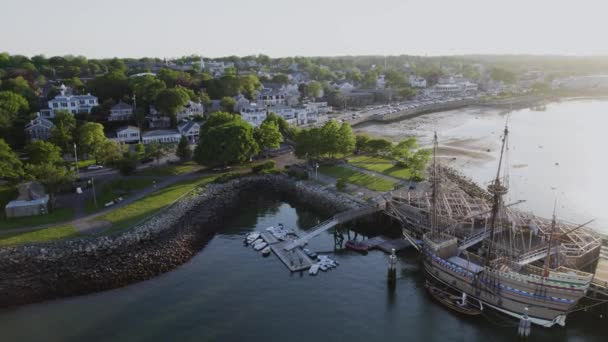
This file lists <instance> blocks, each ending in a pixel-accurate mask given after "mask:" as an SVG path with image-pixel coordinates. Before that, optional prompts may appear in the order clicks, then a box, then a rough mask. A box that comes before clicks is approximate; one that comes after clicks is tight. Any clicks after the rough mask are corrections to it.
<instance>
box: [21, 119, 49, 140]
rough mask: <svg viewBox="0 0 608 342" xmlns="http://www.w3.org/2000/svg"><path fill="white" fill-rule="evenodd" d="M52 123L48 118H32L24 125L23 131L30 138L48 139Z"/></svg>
mask: <svg viewBox="0 0 608 342" xmlns="http://www.w3.org/2000/svg"><path fill="white" fill-rule="evenodd" d="M53 126H54V125H53V123H52V122H51V121H50V120H47V119H45V118H42V117H40V114H38V117H37V118H35V119H33V120H32V121H30V122H28V124H27V125H25V133H27V136H28V137H29V138H30V139H31V140H48V139H49V138H50V137H51V129H52V128H53Z"/></svg>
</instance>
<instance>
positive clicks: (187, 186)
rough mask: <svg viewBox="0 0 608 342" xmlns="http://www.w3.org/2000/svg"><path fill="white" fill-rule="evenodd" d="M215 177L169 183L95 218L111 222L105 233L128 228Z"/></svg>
mask: <svg viewBox="0 0 608 342" xmlns="http://www.w3.org/2000/svg"><path fill="white" fill-rule="evenodd" d="M216 177H217V176H205V177H201V178H197V179H192V180H188V181H183V182H179V183H176V184H173V185H170V186H168V187H166V188H163V189H160V190H158V191H156V192H154V193H152V194H150V195H149V196H147V197H145V198H142V199H140V200H138V201H136V202H133V203H131V204H129V205H127V206H124V207H121V208H118V209H116V210H114V211H112V212H110V213H107V214H105V215H102V216H100V217H99V218H97V220H104V221H109V222H111V223H112V227H111V228H110V229H108V230H107V231H106V232H105V233H110V232H114V231H117V230H121V229H125V228H128V227H130V226H132V225H133V224H135V223H137V222H139V221H141V220H143V219H145V218H147V217H150V216H152V215H153V214H155V213H156V212H158V211H159V210H160V209H162V208H164V207H166V206H168V205H169V204H171V203H173V202H175V201H176V200H177V199H179V198H180V197H182V196H184V195H185V194H187V193H188V192H190V191H192V190H193V189H195V188H196V187H199V186H203V185H206V184H209V183H211V182H212V181H213V180H214V179H215V178H216Z"/></svg>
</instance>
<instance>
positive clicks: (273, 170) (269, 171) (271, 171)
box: [259, 168, 281, 175]
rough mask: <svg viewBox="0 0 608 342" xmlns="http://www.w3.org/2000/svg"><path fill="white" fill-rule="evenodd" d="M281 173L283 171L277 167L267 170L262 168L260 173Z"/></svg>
mask: <svg viewBox="0 0 608 342" xmlns="http://www.w3.org/2000/svg"><path fill="white" fill-rule="evenodd" d="M280 173H281V171H280V170H277V169H275V168H272V169H265V170H262V171H260V172H259V174H260V175H278V174H280Z"/></svg>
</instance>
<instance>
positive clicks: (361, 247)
mask: <svg viewBox="0 0 608 342" xmlns="http://www.w3.org/2000/svg"><path fill="white" fill-rule="evenodd" d="M344 247H346V248H347V249H350V250H353V251H357V252H360V253H366V252H367V250H368V249H369V247H367V245H365V244H363V243H360V242H357V241H353V240H348V241H346V243H345V244H344Z"/></svg>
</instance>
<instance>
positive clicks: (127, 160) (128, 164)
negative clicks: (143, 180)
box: [118, 152, 139, 176]
mask: <svg viewBox="0 0 608 342" xmlns="http://www.w3.org/2000/svg"><path fill="white" fill-rule="evenodd" d="M138 159H139V157H138V154H137V153H134V152H127V153H125V154H124V155H123V157H122V159H120V160H119V161H118V171H120V174H121V175H123V176H129V175H132V174H133V173H135V171H136V170H137V160H138Z"/></svg>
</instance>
